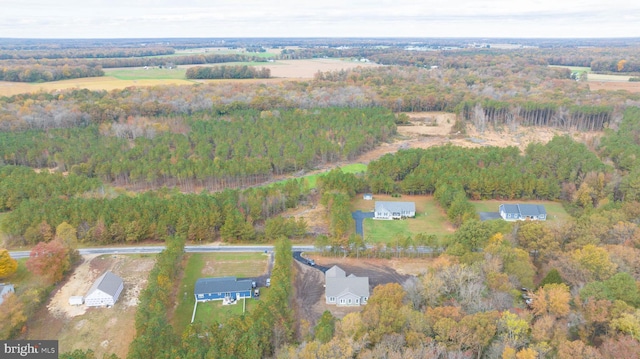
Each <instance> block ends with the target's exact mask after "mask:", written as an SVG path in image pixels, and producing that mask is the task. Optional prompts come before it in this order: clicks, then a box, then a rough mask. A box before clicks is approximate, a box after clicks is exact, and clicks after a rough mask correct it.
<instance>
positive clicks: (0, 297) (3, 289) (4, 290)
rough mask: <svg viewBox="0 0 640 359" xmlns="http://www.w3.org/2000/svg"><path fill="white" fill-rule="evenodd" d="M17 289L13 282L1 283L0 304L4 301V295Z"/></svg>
mask: <svg viewBox="0 0 640 359" xmlns="http://www.w3.org/2000/svg"><path fill="white" fill-rule="evenodd" d="M15 292H16V290H15V288H14V287H13V284H6V283H0V304H2V302H4V297H5V296H6V295H9V293H15Z"/></svg>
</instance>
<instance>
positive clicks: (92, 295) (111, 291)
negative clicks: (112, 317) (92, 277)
mask: <svg viewBox="0 0 640 359" xmlns="http://www.w3.org/2000/svg"><path fill="white" fill-rule="evenodd" d="M123 289H124V281H123V280H122V278H120V277H118V276H117V275H115V274H113V272H111V271H106V272H105V273H104V274H103V275H101V276H100V277H99V278H98V279H97V280H96V281H95V282H94V283H93V285H92V286H91V288H90V289H89V291H88V292H87V295H85V297H84V304H85V305H86V306H87V307H102V306H112V305H114V304H116V302H117V301H118V298H119V297H120V294H121V293H122V290H123Z"/></svg>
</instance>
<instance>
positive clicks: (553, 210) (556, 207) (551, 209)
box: [470, 199, 571, 221]
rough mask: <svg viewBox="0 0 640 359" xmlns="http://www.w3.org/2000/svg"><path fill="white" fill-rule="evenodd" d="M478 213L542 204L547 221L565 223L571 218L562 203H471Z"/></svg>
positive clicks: (495, 201)
mask: <svg viewBox="0 0 640 359" xmlns="http://www.w3.org/2000/svg"><path fill="white" fill-rule="evenodd" d="M470 202H471V204H473V206H474V207H475V208H476V211H478V212H498V207H499V206H500V205H501V204H516V203H526V204H542V205H544V208H545V209H546V210H547V221H564V220H567V219H570V218H571V216H570V215H569V214H568V213H567V211H565V210H564V208H563V207H562V203H559V202H553V201H501V200H497V199H491V200H486V201H470Z"/></svg>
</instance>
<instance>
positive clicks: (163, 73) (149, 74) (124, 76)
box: [104, 67, 187, 80]
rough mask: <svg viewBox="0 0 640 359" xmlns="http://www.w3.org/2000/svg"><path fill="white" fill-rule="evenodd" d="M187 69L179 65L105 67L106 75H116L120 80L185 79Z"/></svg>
mask: <svg viewBox="0 0 640 359" xmlns="http://www.w3.org/2000/svg"><path fill="white" fill-rule="evenodd" d="M186 72H187V69H186V68H185V67H178V68H177V69H171V70H170V69H164V68H163V69H159V68H158V67H150V68H148V69H146V70H145V69H144V68H142V67H131V68H115V69H105V70H104V74H105V76H111V77H115V78H116V79H118V80H167V79H175V80H184V79H186V76H185V74H186Z"/></svg>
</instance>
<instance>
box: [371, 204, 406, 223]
mask: <svg viewBox="0 0 640 359" xmlns="http://www.w3.org/2000/svg"><path fill="white" fill-rule="evenodd" d="M415 216H416V204H415V202H387V201H376V206H375V209H374V218H375V219H401V218H407V217H415Z"/></svg>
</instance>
